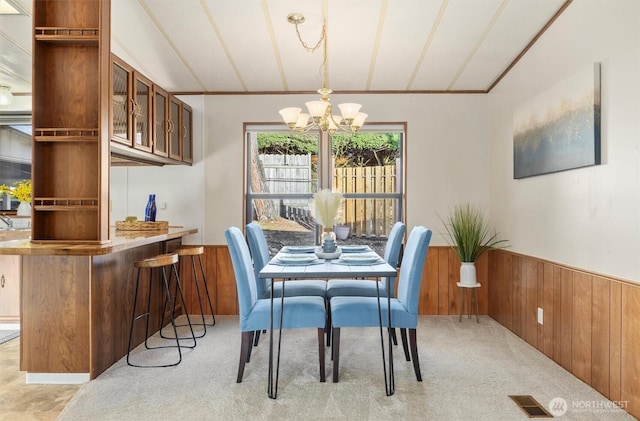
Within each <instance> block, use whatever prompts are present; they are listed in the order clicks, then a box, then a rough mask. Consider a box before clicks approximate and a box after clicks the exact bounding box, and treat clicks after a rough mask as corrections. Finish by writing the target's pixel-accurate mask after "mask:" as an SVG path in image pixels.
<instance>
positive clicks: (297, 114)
mask: <svg viewBox="0 0 640 421" xmlns="http://www.w3.org/2000/svg"><path fill="white" fill-rule="evenodd" d="M287 21H288V22H289V23H291V24H293V25H295V27H296V34H297V36H298V40H299V41H300V44H302V46H303V47H304V49H305V50H307V51H309V52H314V51H316V50H317V49H318V48H319V47H320V46H321V45H322V56H323V57H322V77H323V84H322V88H320V89H318V91H317V92H318V93H319V94H320V100H319V101H308V102H305V106H306V107H307V110H308V113H304V112H302V108H300V107H288V108H283V109H281V110H280V111H279V112H280V115H281V116H282V119H283V120H284V122H285V123H286V124H287V126H288V127H289V129H291V130H293V131H296V132H298V133H304V132H308V131H309V130H312V129H314V128H316V127H317V128H319V129H320V130H321V131H322V132H323V133H329V134H333V133H335V132H336V131H338V130H342V131H345V132H351V133H357V132H358V130H360V127H362V125H363V124H364V120H365V119H366V118H367V114H365V113H363V112H360V108H361V107H362V105H360V104H355V103H344V104H338V108H340V114H341V115H337V114H334V113H333V106H332V105H331V102H330V101H329V94H331V93H332V92H333V91H332V90H331V89H329V87H328V86H327V85H328V78H329V76H328V70H327V67H328V66H327V23H326V21H324V22H323V24H322V33H321V34H320V39H319V40H318V42H317V43H316V45H315V46H313V47H309V46H308V45H307V44H306V43H305V42H304V41H303V40H302V36H301V35H300V31H299V29H298V25H299V24H301V23H303V22H304V16H303V15H301V14H299V13H291V14H290V15H289V16H287Z"/></svg>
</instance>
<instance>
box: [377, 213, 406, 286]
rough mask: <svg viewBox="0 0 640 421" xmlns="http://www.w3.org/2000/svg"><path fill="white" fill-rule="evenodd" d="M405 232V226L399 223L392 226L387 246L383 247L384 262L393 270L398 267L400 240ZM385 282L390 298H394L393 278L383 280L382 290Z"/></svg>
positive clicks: (394, 282)
mask: <svg viewBox="0 0 640 421" xmlns="http://www.w3.org/2000/svg"><path fill="white" fill-rule="evenodd" d="M406 230H407V226H406V225H405V224H403V223H402V222H400V221H398V222H396V223H395V224H393V227H391V232H390V233H389V238H387V244H385V246H384V260H386V261H387V263H389V264H390V265H391V266H393V267H394V268H395V267H398V259H399V257H400V249H402V239H403V238H404V233H405V231H406ZM387 282H389V283H390V285H389V290H390V291H391V297H394V296H395V291H396V278H395V276H394V277H391V278H383V279H382V285H383V288H386V287H387Z"/></svg>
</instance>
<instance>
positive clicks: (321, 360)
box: [318, 327, 326, 383]
mask: <svg viewBox="0 0 640 421" xmlns="http://www.w3.org/2000/svg"><path fill="white" fill-rule="evenodd" d="M324 353H325V350H324V328H322V327H320V328H318V361H319V363H320V382H322V383H324V382H325V381H326V376H325V370H324Z"/></svg>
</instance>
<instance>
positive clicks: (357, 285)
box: [327, 221, 407, 299]
mask: <svg viewBox="0 0 640 421" xmlns="http://www.w3.org/2000/svg"><path fill="white" fill-rule="evenodd" d="M406 229H407V228H406V225H405V224H403V223H402V222H399V221H398V222H396V223H395V224H393V227H391V232H390V233H389V237H388V238H387V243H386V244H385V246H384V260H386V261H387V263H389V264H390V265H391V266H393V267H394V268H395V267H397V266H398V259H399V257H400V249H401V248H402V239H403V237H404V233H405V231H406ZM378 282H379V284H378V288H379V291H380V294H381V296H382V294H384V296H385V297H386V296H387V282H389V291H391V297H395V292H396V278H395V277H391V278H382V280H380V281H378ZM345 295H351V296H353V295H355V296H364V297H375V296H376V284H375V283H374V282H365V281H362V280H357V279H329V282H327V299H331V298H332V297H338V296H345Z"/></svg>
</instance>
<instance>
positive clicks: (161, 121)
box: [153, 85, 170, 157]
mask: <svg viewBox="0 0 640 421" xmlns="http://www.w3.org/2000/svg"><path fill="white" fill-rule="evenodd" d="M153 104H154V105H153V141H154V142H153V153H154V154H155V155H159V156H164V157H166V156H169V149H168V147H167V145H168V144H169V141H168V138H169V127H170V125H169V113H168V109H169V94H168V93H167V91H165V90H164V89H162V88H161V87H159V86H158V85H153Z"/></svg>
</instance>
